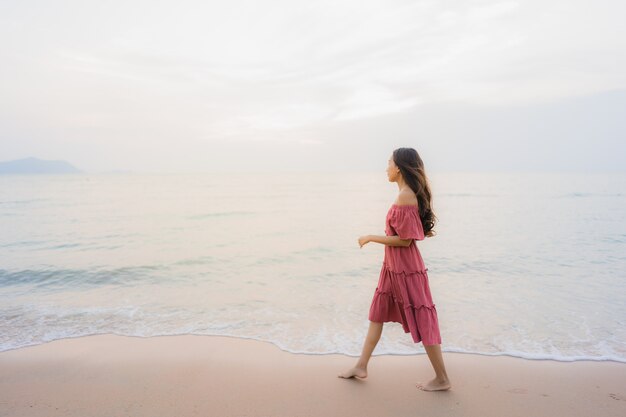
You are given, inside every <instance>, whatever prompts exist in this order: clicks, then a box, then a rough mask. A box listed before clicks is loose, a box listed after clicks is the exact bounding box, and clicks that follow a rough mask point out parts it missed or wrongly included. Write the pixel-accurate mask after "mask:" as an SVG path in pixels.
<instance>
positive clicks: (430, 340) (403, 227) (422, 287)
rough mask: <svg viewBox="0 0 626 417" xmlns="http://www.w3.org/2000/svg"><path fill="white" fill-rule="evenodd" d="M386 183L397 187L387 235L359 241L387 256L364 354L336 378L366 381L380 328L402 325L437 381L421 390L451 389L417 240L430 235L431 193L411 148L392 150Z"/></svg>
mask: <svg viewBox="0 0 626 417" xmlns="http://www.w3.org/2000/svg"><path fill="white" fill-rule="evenodd" d="M387 178H388V180H389V181H390V182H396V183H397V184H398V189H399V193H398V197H397V199H396V201H395V202H394V203H393V204H392V205H391V207H390V208H389V210H388V212H387V217H386V219H385V236H377V235H365V236H361V237H359V240H358V242H359V245H360V247H363V246H364V245H365V244H367V243H369V242H375V243H381V244H383V245H385V257H384V260H383V265H382V268H381V271H380V276H379V279H378V285H377V287H376V289H375V291H374V296H373V299H372V303H371V306H370V311H369V320H370V324H369V330H368V333H367V336H366V338H365V342H364V343H363V351H362V353H361V356H360V358H359V360H358V361H357V363H356V365H355V366H354V367H353V368H350V369H349V370H347V371H346V372H343V373H341V374H339V375H338V377H340V378H352V377H359V378H366V377H367V364H368V362H369V360H370V357H371V355H372V352H373V351H374V348H375V347H376V344H377V343H378V341H379V339H380V336H381V334H382V330H383V323H385V322H397V323H400V324H402V328H403V330H404V332H405V333H411V337H412V338H413V342H415V343H419V342H420V341H421V342H422V344H423V346H424V349H425V350H426V353H427V354H428V358H429V359H430V362H431V364H432V366H433V369H434V371H435V375H436V376H435V378H433V379H432V380H430V381H429V382H427V383H418V384H417V387H418V388H419V389H421V390H424V391H440V390H447V389H450V387H451V384H450V380H449V379H448V374H447V373H446V368H445V366H444V363H443V356H442V354H441V335H440V332H439V322H438V319H437V310H436V308H435V304H434V302H433V299H432V296H431V293H430V286H429V283H428V273H427V271H428V268H426V267H425V265H424V260H423V259H422V256H421V254H420V251H419V249H418V248H417V245H416V244H415V240H424V238H425V237H431V236H434V234H435V233H434V231H433V227H434V225H435V218H436V217H435V215H434V213H433V211H432V209H431V197H432V195H431V191H430V186H429V184H428V178H427V177H426V172H425V170H424V163H423V162H422V159H421V158H420V156H419V154H418V153H417V151H416V150H415V149H413V148H398V149H396V150H394V151H393V154H392V155H391V158H389V161H388V166H387Z"/></svg>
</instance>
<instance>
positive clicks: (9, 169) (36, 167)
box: [0, 157, 82, 175]
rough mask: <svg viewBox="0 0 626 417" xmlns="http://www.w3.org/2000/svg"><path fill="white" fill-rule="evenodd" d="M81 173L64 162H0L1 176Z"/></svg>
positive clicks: (26, 160) (35, 159) (28, 159)
mask: <svg viewBox="0 0 626 417" xmlns="http://www.w3.org/2000/svg"><path fill="white" fill-rule="evenodd" d="M81 173H82V171H81V170H79V169H78V168H76V167H74V166H73V165H72V164H70V163H68V162H65V161H46V160H43V159H38V158H32V157H31V158H23V159H15V160H13V161H6V162H0V175H3V174H81Z"/></svg>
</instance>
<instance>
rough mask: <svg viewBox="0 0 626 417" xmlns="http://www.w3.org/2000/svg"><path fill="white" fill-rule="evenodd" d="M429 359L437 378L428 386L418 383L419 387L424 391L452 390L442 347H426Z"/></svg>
mask: <svg viewBox="0 0 626 417" xmlns="http://www.w3.org/2000/svg"><path fill="white" fill-rule="evenodd" d="M424 349H426V353H427V354H428V359H430V363H431V364H432V366H433V369H434V370H435V375H436V376H435V378H433V379H432V380H430V381H428V382H427V383H426V384H422V383H418V384H417V387H418V388H419V389H421V390H422V391H443V390H447V389H450V387H451V385H450V380H449V379H448V374H447V373H446V367H445V365H444V364H443V356H442V355H441V345H429V346H426V345H424Z"/></svg>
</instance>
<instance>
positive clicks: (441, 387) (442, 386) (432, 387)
mask: <svg viewBox="0 0 626 417" xmlns="http://www.w3.org/2000/svg"><path fill="white" fill-rule="evenodd" d="M416 387H417V388H419V389H421V390H422V391H445V390H448V389H450V387H451V385H450V381H449V380H447V379H438V378H433V379H431V380H430V381H428V383H427V384H425V385H424V384H422V383H417V384H416Z"/></svg>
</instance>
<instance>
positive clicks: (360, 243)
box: [359, 235, 371, 248]
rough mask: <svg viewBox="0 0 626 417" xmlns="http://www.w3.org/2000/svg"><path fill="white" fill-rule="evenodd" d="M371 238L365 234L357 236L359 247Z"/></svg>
mask: <svg viewBox="0 0 626 417" xmlns="http://www.w3.org/2000/svg"><path fill="white" fill-rule="evenodd" d="M370 242H371V239H370V235H365V236H361V237H359V247H360V248H362V247H363V245H365V244H366V243H370Z"/></svg>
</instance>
